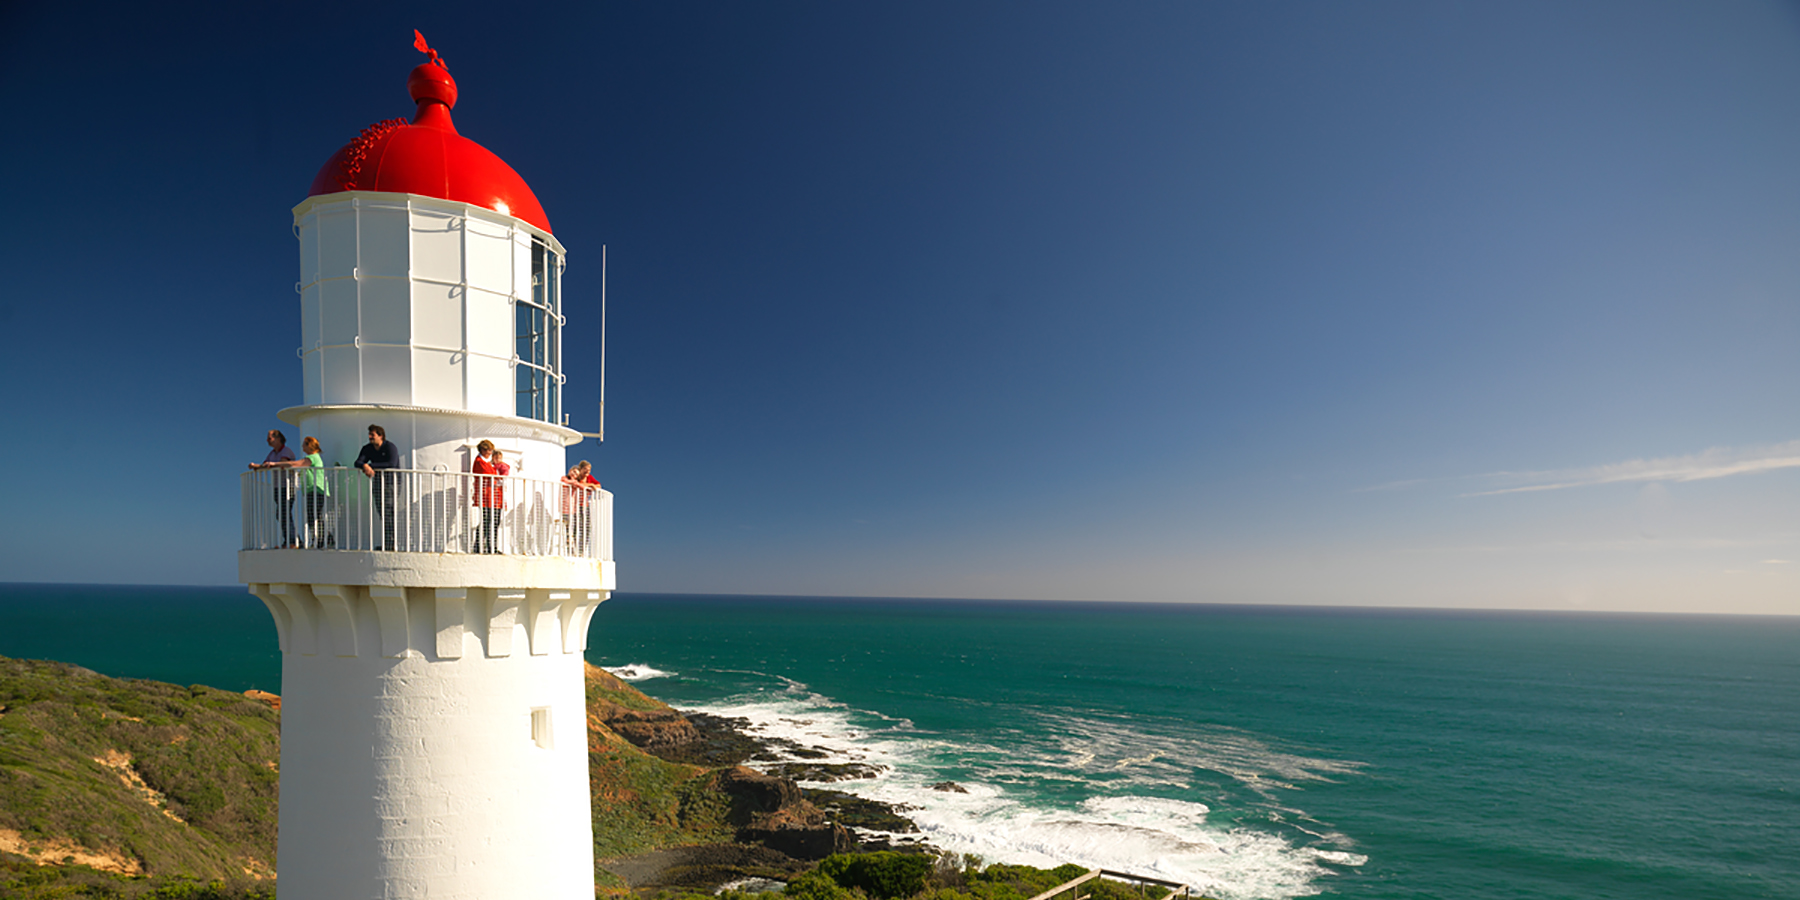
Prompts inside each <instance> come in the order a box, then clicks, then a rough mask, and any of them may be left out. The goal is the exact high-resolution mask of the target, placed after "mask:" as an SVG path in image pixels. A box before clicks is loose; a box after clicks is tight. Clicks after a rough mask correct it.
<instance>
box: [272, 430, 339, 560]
mask: <svg viewBox="0 0 1800 900" xmlns="http://www.w3.org/2000/svg"><path fill="white" fill-rule="evenodd" d="M300 449H301V451H302V452H304V453H305V455H304V456H302V457H300V458H299V459H296V460H290V461H286V462H279V463H274V464H273V465H277V466H292V467H294V468H296V469H301V470H303V471H301V473H300V493H301V495H302V496H304V497H305V498H306V504H305V509H306V546H308V547H312V548H313V549H315V550H316V549H321V548H323V547H324V546H325V542H326V535H325V529H323V528H321V527H320V525H319V522H320V520H322V519H324V518H325V501H326V498H328V497H330V496H331V486H330V485H329V484H328V483H327V482H326V480H325V461H324V460H322V459H320V458H319V441H318V439H317V438H314V437H308V438H306V439H305V440H303V441H301V442H300Z"/></svg>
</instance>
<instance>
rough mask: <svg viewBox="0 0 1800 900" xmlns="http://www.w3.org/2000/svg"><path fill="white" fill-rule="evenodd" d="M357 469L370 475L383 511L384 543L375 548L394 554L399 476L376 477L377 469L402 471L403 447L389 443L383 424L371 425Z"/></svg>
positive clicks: (376, 501)
mask: <svg viewBox="0 0 1800 900" xmlns="http://www.w3.org/2000/svg"><path fill="white" fill-rule="evenodd" d="M355 466H356V468H358V469H361V470H362V473H363V474H364V475H367V476H369V479H370V485H369V490H370V491H372V492H373V494H374V497H375V506H376V507H377V508H379V509H380V510H381V536H382V542H381V545H380V546H378V547H376V548H375V549H377V550H387V551H389V552H392V551H394V550H396V549H398V548H396V547H395V546H394V494H396V493H398V491H399V487H400V485H399V481H398V480H397V479H398V477H399V476H398V475H397V474H396V473H394V472H386V471H384V472H382V473H381V474H380V475H376V474H375V470H377V469H398V468H400V448H399V447H396V446H394V445H393V444H391V443H388V439H387V432H386V431H385V430H383V429H382V427H381V426H380V425H370V426H369V442H368V443H366V444H364V445H363V448H362V452H361V453H358V454H356V463H355Z"/></svg>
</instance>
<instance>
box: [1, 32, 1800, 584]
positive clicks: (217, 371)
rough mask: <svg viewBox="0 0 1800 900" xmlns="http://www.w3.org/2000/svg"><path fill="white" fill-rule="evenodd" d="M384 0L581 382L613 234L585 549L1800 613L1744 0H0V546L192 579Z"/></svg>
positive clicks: (247, 437)
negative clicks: (560, 332) (513, 238)
mask: <svg viewBox="0 0 1800 900" xmlns="http://www.w3.org/2000/svg"><path fill="white" fill-rule="evenodd" d="M415 27H416V28H419V29H421V30H422V31H423V32H424V33H425V35H426V37H427V38H428V39H429V40H430V41H431V42H432V44H433V46H435V47H437V48H438V49H439V50H440V51H441V52H442V53H443V54H444V57H445V59H446V60H447V61H448V63H449V65H450V69H451V72H452V73H453V74H454V75H455V76H456V78H457V80H458V83H459V85H460V87H461V92H462V93H461V100H460V102H459V103H458V106H457V110H456V120H457V124H458V126H459V128H460V129H461V131H462V132H463V133H464V134H465V135H467V136H469V137H472V138H474V139H475V140H477V141H479V142H481V143H482V144H484V145H485V146H487V147H488V148H489V149H491V150H493V151H495V152H496V153H498V154H499V155H500V156H501V157H502V158H504V159H505V160H507V161H508V162H509V163H511V164H512V166H513V167H514V168H515V169H517V170H518V171H519V172H520V174H521V175H523V176H524V177H525V179H526V180H527V181H528V182H529V183H530V184H531V185H532V187H533V188H534V189H535V190H536V191H537V193H538V196H539V197H540V199H541V200H542V201H543V204H544V207H545V209H546V210H547V212H548V214H549V216H550V220H551V223H552V225H553V226H554V228H555V230H556V234H557V236H558V237H559V238H561V240H562V241H563V242H564V243H565V245H567V247H568V248H569V266H568V271H567V276H566V282H565V286H566V294H567V298H568V301H567V307H568V313H569V325H568V332H567V338H568V341H569V347H570V351H569V353H568V366H567V368H568V371H569V374H570V382H569V387H568V408H569V409H571V410H573V411H574V412H575V416H576V421H575V423H574V424H576V425H578V426H581V427H583V428H591V427H592V425H593V423H592V421H591V419H592V416H593V413H592V412H591V411H592V409H593V406H594V400H595V399H596V393H597V391H596V387H595V382H596V381H597V378H598V362H599V353H598V348H597V343H598V341H597V339H598V334H599V319H598V307H599V288H600V247H601V245H602V244H603V243H604V244H606V245H608V247H609V254H610V259H611V274H610V299H611V304H610V306H611V315H610V321H609V329H610V335H611V340H610V347H609V356H608V373H607V393H608V396H607V400H608V403H607V407H608V416H607V433H608V436H609V439H608V441H607V442H606V444H605V446H604V447H601V446H597V445H594V444H591V443H590V444H586V445H583V446H581V447H580V448H578V449H576V450H574V451H572V452H573V454H575V455H577V456H584V457H588V458H591V459H593V460H594V461H595V463H596V465H597V468H598V473H599V476H600V478H601V479H602V481H604V482H605V484H606V486H607V487H608V488H609V489H611V490H613V491H614V492H615V494H616V496H617V504H618V505H617V532H618V541H617V556H618V558H619V560H620V571H621V587H623V588H625V589H627V590H639V591H695V592H730V593H801V594H834V595H900V596H946V597H1020V598H1082V599H1130V600H1170V601H1210V602H1278V603H1327V604H1339V603H1342V604H1362V605H1390V604H1391V605H1419V606H1484V607H1535V608H1553V609H1568V608H1574V609H1635V610H1694V611H1738V612H1781V613H1800V402H1797V401H1800V11H1797V9H1796V7H1795V6H1794V5H1792V4H1774V3H1753V2H1735V3H1698V2H1696V3H1686V4H1668V3H1649V2H1638V0H1633V2H1623V3H1601V2H1589V3H1578V4H1570V3H1504V4H1454V3H1440V2H1426V3H1416V4H1394V3H1368V4H1333V3H1322V2H1313V3H1299V4H1284V3H1245V4H1227V3H1203V2H1178V3H1124V4H1111V3H1087V2H1080V3H1051V2H1031V3H1023V2H1021V3H1004V4H1003V3H965V2H955V3H930V2H925V3H920V2H912V3H904V4H902V3H892V4H869V3H857V4H844V3H825V2H815V3H779V2H766V3H765V2H758V3H710V4H691V3H629V4H618V3H613V4H600V3H596V4H575V5H571V6H569V7H568V8H566V9H557V8H555V7H552V6H511V7H502V6H495V5H493V4H479V5H467V6H462V7H460V8H459V7H458V6H457V5H456V4H444V3H434V4H422V5H417V6H414V7H412V8H411V9H410V11H409V10H408V9H407V8H406V7H404V6H403V5H401V4H375V5H368V6H354V7H353V6H330V5H318V4H304V5H299V4H267V3H254V4H247V3H234V4H219V5H216V6H212V7H210V8H208V7H204V6H200V5H194V6H189V5H187V4H174V5H170V4H119V5H116V6H115V7H114V8H112V9H110V10H108V9H106V8H105V7H104V6H102V7H98V8H96V7H81V6H76V5H70V4H49V3H14V4H7V5H5V6H0V110H4V115H5V123H6V124H5V128H4V135H5V137H4V141H0V161H3V162H4V170H5V171H6V172H7V173H8V175H9V187H8V191H7V195H6V198H5V200H4V203H3V205H0V210H3V211H4V215H3V216H0V264H3V265H0V272H4V279H5V281H4V289H3V291H0V331H3V333H4V335H5V352H4V353H3V354H0V375H3V377H4V379H5V383H6V385H7V389H6V390H5V391H4V392H3V393H0V422H3V423H4V425H3V426H0V429H3V431H4V433H5V434H6V435H7V437H8V440H6V441H5V445H6V447H7V450H8V451H9V452H8V458H9V460H10V465H9V466H8V467H7V468H8V473H7V481H8V484H9V487H8V489H7V490H6V492H5V495H4V496H5V499H4V501H3V502H0V508H4V510H5V514H4V516H0V522H3V523H4V524H0V580H10V581H102V582H104V581H117V582H150V583H158V582H161V583H230V582H231V581H232V580H233V579H234V577H235V549H236V542H237V537H238V509H237V504H238V473H239V472H241V471H242V470H243V467H244V464H245V463H246V462H248V461H250V460H252V459H257V458H260V456H261V453H262V452H263V448H262V444H261V436H262V433H263V431H264V430H266V429H268V428H270V427H276V426H278V425H279V423H278V422H277V421H276V420H275V418H274V412H275V411H276V410H277V409H280V408H282V407H286V406H291V405H295V404H297V403H299V402H300V371H299V364H298V361H297V360H296V359H295V357H294V352H293V348H294V347H295V346H296V345H297V344H298V341H299V316H298V310H299V304H298V298H297V297H296V295H295V294H294V292H293V283H294V281H295V280H296V278H297V277H298V274H297V269H298V263H297V249H296V245H295V241H294V238H293V236H292V234H291V233H290V231H289V225H290V221H291V220H290V214H289V209H290V208H291V207H292V206H293V205H294V204H296V203H298V202H299V201H300V200H302V199H303V198H304V196H305V194H306V189H307V186H308V184H309V183H310V181H311V179H312V177H313V174H314V173H315V172H316V171H317V170H318V168H319V166H320V165H321V164H322V163H323V162H324V161H325V159H326V158H327V157H329V156H330V155H331V153H332V152H333V151H335V150H336V149H337V148H338V147H339V146H341V145H342V144H343V143H344V142H345V141H347V140H348V139H349V138H350V137H352V136H354V135H355V134H356V132H357V130H358V129H360V128H361V127H362V126H364V125H366V124H369V123H371V122H374V121H377V120H380V119H386V118H392V117H395V116H404V115H410V114H411V111H412V106H411V103H410V102H409V101H408V99H407V96H406V92H405V78H406V75H407V72H408V71H409V70H410V69H411V67H412V66H413V65H415V64H416V63H417V62H418V61H419V59H420V56H419V55H418V54H417V53H416V52H415V51H414V50H413V49H412V48H411V36H412V29H413V28H415ZM584 415H585V416H586V417H587V421H583V416H584Z"/></svg>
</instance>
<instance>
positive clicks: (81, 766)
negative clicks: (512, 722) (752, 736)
mask: <svg viewBox="0 0 1800 900" xmlns="http://www.w3.org/2000/svg"><path fill="white" fill-rule="evenodd" d="M587 698H588V753H589V780H590V789H591V791H592V796H593V799H594V854H595V857H596V858H597V859H600V860H609V859H614V858H618V857H624V856H631V855H633V854H643V853H646V852H648V851H653V850H657V849H660V848H665V847H671V846H694V845H713V844H728V843H730V842H732V841H734V840H735V839H737V837H738V836H739V835H740V833H742V832H743V831H744V829H746V828H747V827H752V826H755V827H761V828H763V829H764V832H767V831H768V830H769V829H771V828H799V829H802V830H803V829H804V827H807V826H810V827H811V828H813V829H814V830H815V831H816V830H817V829H819V828H821V827H825V826H823V824H822V822H821V821H820V820H819V818H818V814H817V811H816V810H814V809H812V807H811V806H810V805H809V804H805V803H804V802H803V801H801V802H798V803H795V802H787V803H786V806H785V807H782V806H781V804H780V803H777V802H775V801H770V800H768V799H767V798H766V797H765V796H763V794H767V792H768V786H767V785H758V784H753V783H750V782H749V781H747V780H746V779H745V778H744V777H741V776H736V777H734V774H733V773H734V772H740V771H741V770H734V769H733V768H732V767H731V766H729V765H720V764H717V763H719V762H720V761H721V758H715V757H719V756H720V754H721V753H724V754H726V756H725V757H723V758H725V759H729V758H730V757H731V754H733V753H737V752H739V751H741V750H742V748H741V747H736V746H732V747H729V748H725V749H723V750H721V749H720V748H719V747H717V746H714V745H716V744H718V743H719V742H720V741H721V740H722V739H720V738H718V737H717V736H716V735H712V736H709V735H705V734H701V733H700V732H698V731H697V730H696V729H694V727H693V725H692V724H690V723H689V722H688V721H687V720H686V719H685V718H683V717H682V716H681V714H680V713H677V712H676V711H675V710H673V709H671V708H670V707H668V706H667V705H665V704H663V703H661V702H660V701H657V700H653V699H651V698H650V697H647V696H645V695H644V694H643V693H641V692H639V691H638V690H637V689H635V688H633V687H631V686H630V685H628V684H626V683H625V682H623V681H620V680H619V679H617V678H615V677H613V676H612V675H610V674H608V673H606V672H605V671H603V670H601V669H597V668H594V667H592V666H589V667H588V682H587ZM615 727H616V728H615ZM621 732H623V733H624V734H628V735H630V739H627V737H625V736H624V734H621ZM633 741H636V742H637V743H633ZM638 744H644V745H646V746H650V747H652V748H653V749H657V750H658V751H659V752H662V753H664V754H665V755H667V756H671V757H673V758H674V759H680V760H684V761H671V760H670V759H663V758H659V757H658V756H654V755H651V754H650V753H646V752H645V751H644V750H642V749H639V746H638ZM280 758H281V757H280V714H279V713H278V712H276V711H274V710H273V709H271V708H270V706H269V705H268V704H266V703H263V702H260V701H258V700H252V699H250V698H248V697H245V696H243V695H240V694H234V693H230V692H226V691H219V690H214V689H212V688H207V687H202V686H199V685H195V686H193V687H189V688H184V687H180V686H177V685H172V684H164V683H161V682H155V681H142V680H134V679H118V678H108V677H106V676H103V675H99V674H97V673H94V672H92V671H89V670H87V669H83V668H80V667H78V666H71V665H66V664H63V663H56V662H43V661H34V660H15V659H6V658H3V657H0V897H8V898H11V897H21V898H39V897H42V898H49V897H69V896H72V897H86V896H92V897H122V898H132V900H137V898H157V900H163V898H180V900H206V898H213V897H219V898H225V897H231V898H236V897H255V896H263V895H265V894H267V893H269V891H270V888H271V887H272V884H273V882H272V880H271V879H272V876H273V874H274V871H273V870H274V861H275V823H276V800H277V787H278V782H279V772H278V763H279V760H280ZM759 788H760V789H761V790H762V794H759V793H758V790H759ZM796 796H797V795H796ZM793 799H795V798H789V801H792V800H793ZM778 807H780V808H779V809H778ZM796 809H798V810H800V814H798V816H796V813H795V810H796ZM782 816H785V817H786V818H781V817H782ZM772 817H773V819H774V820H772ZM801 820H804V821H801ZM783 834H786V832H783ZM749 858H751V859H753V861H755V862H756V863H758V864H757V865H750V866H749V867H748V868H747V869H746V871H750V870H755V871H757V872H759V873H762V874H781V873H782V872H783V871H791V870H793V866H792V865H790V864H791V863H793V861H792V860H789V859H787V858H786V857H784V856H783V855H782V854H779V853H773V854H770V853H760V854H751V856H750V857H749ZM597 875H598V877H599V880H600V882H601V884H602V886H603V887H610V888H615V889H616V888H622V887H623V885H624V882H623V881H622V880H621V879H619V878H618V877H616V876H614V875H612V874H610V873H609V872H607V871H605V870H601V871H599V872H598V873H597Z"/></svg>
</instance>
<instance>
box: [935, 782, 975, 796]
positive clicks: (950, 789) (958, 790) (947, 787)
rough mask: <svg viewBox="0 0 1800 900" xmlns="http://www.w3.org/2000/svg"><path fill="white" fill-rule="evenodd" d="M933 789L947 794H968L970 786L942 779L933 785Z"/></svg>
mask: <svg viewBox="0 0 1800 900" xmlns="http://www.w3.org/2000/svg"><path fill="white" fill-rule="evenodd" d="M931 789H932V790H934V791H941V792H943V793H946V794H966V793H968V792H969V789H968V788H966V787H963V786H962V785H960V784H957V783H956V782H954V781H940V782H938V783H937V784H934V785H932V786H931Z"/></svg>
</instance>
